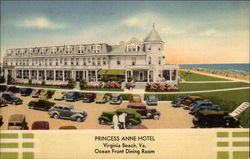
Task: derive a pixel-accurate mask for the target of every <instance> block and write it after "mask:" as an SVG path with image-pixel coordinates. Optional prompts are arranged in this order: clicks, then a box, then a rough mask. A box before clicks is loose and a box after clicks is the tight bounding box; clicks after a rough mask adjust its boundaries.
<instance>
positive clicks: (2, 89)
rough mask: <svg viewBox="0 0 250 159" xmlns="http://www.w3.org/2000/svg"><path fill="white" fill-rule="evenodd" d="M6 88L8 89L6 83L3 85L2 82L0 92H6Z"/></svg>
mask: <svg viewBox="0 0 250 159" xmlns="http://www.w3.org/2000/svg"><path fill="white" fill-rule="evenodd" d="M8 89H9V86H8V85H3V84H1V85H0V92H6V91H7V90H8Z"/></svg>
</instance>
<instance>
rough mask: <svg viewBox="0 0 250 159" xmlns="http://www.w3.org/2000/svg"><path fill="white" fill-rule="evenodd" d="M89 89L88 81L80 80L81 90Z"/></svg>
mask: <svg viewBox="0 0 250 159" xmlns="http://www.w3.org/2000/svg"><path fill="white" fill-rule="evenodd" d="M86 87H87V81H86V79H81V80H80V89H84V88H86Z"/></svg>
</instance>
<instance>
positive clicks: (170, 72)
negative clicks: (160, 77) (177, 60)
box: [169, 70, 172, 81]
mask: <svg viewBox="0 0 250 159" xmlns="http://www.w3.org/2000/svg"><path fill="white" fill-rule="evenodd" d="M169 76H170V81H172V70H169Z"/></svg>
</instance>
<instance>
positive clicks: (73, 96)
mask: <svg viewBox="0 0 250 159" xmlns="http://www.w3.org/2000/svg"><path fill="white" fill-rule="evenodd" d="M64 99H65V100H66V101H69V102H75V101H78V100H82V99H83V94H82V93H81V92H67V93H65V95H64Z"/></svg>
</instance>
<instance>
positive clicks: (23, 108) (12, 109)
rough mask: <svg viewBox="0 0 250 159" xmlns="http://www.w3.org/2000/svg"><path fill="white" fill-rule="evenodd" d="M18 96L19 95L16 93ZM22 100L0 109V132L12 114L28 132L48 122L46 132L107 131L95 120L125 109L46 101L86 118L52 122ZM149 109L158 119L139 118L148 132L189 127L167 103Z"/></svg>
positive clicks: (181, 111) (182, 114) (187, 117)
mask: <svg viewBox="0 0 250 159" xmlns="http://www.w3.org/2000/svg"><path fill="white" fill-rule="evenodd" d="M16 95H17V96H18V97H20V95H19V94H16ZM21 98H22V99H23V104H22V105H10V104H9V105H8V106H6V107H1V108H0V111H1V113H0V114H1V115H2V116H3V125H2V126H1V130H7V129H8V120H9V116H10V115H12V114H24V115H25V116H26V121H27V123H28V127H29V129H30V128H31V125H32V123H33V122H34V121H48V122H49V124H50V129H59V127H61V126H66V125H71V126H75V127H76V128H77V129H111V127H110V126H109V125H100V124H99V123H98V120H97V119H98V117H99V116H100V115H101V113H102V112H103V111H115V110H116V109H119V108H125V107H126V106H127V105H128V102H126V101H124V102H122V104H121V105H110V104H109V103H106V104H96V103H94V102H93V103H83V102H82V101H77V102H66V101H55V100H53V99H49V101H51V102H55V103H64V104H72V105H74V107H75V108H77V109H82V110H84V111H86V112H87V113H88V116H87V119H86V120H85V121H84V122H76V121H71V120H65V119H53V118H50V117H49V115H48V112H46V111H40V110H32V109H29V108H28V103H29V101H31V100H35V98H32V97H30V96H28V97H21ZM149 107H152V108H157V109H158V110H159V111H160V112H161V116H160V119H159V120H154V119H143V120H142V125H145V126H146V127H148V128H149V129H166V128H191V127H192V126H193V124H192V118H193V117H192V116H191V115H190V114H188V113H189V111H187V110H184V109H183V108H174V107H172V106H171V103H170V102H159V103H158V106H149Z"/></svg>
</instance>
